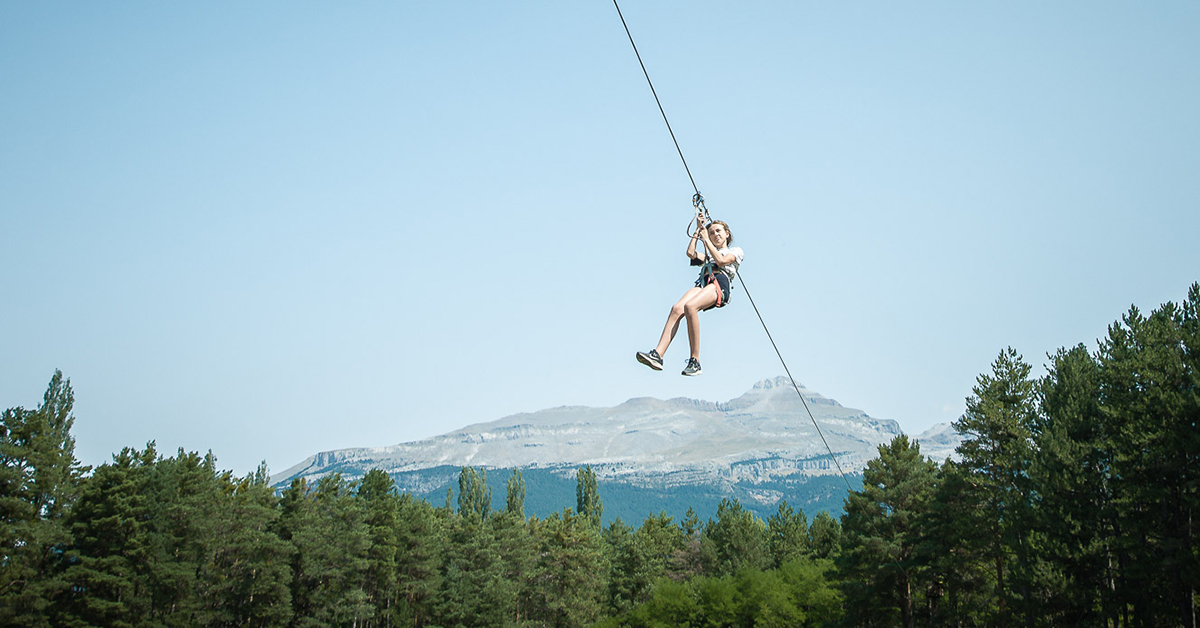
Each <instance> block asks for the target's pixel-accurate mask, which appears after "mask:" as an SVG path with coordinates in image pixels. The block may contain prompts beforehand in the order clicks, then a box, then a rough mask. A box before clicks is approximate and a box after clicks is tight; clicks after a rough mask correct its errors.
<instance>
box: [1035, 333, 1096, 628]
mask: <svg viewBox="0 0 1200 628" xmlns="http://www.w3.org/2000/svg"><path fill="white" fill-rule="evenodd" d="M1050 357H1051V364H1050V365H1049V368H1048V372H1047V374H1046V376H1045V377H1044V378H1042V380H1041V381H1040V382H1039V397H1040V400H1041V413H1040V414H1041V416H1040V418H1039V421H1038V422H1037V423H1036V426H1035V430H1034V440H1035V445H1036V447H1035V449H1034V456H1033V463H1032V465H1031V467H1030V471H1029V472H1030V482H1031V484H1032V485H1033V487H1034V488H1035V490H1036V492H1037V494H1038V499H1037V500H1036V501H1035V503H1034V511H1033V517H1034V518H1033V527H1032V529H1031V531H1030V538H1031V545H1033V546H1034V547H1035V548H1036V551H1035V553H1034V556H1035V561H1036V564H1035V573H1036V574H1037V576H1038V581H1037V586H1036V587H1035V598H1036V603H1037V605H1038V607H1039V608H1040V612H1039V615H1040V616H1041V617H1042V618H1043V619H1044V620H1045V621H1047V622H1048V623H1065V624H1074V625H1080V624H1096V623H1099V622H1100V621H1101V617H1103V616H1105V615H1108V616H1110V617H1113V618H1114V619H1115V615H1114V614H1113V609H1112V608H1111V607H1112V605H1113V601H1112V600H1111V597H1112V596H1111V595H1109V594H1108V591H1110V590H1111V589H1112V584H1111V583H1112V578H1113V574H1112V572H1111V569H1110V565H1111V555H1110V553H1109V551H1108V549H1107V546H1108V538H1107V537H1108V536H1109V535H1110V529H1111V522H1112V499H1111V496H1110V491H1109V485H1110V482H1111V476H1110V470H1111V467H1112V463H1111V456H1110V453H1109V450H1108V444H1107V442H1106V441H1107V435H1106V434H1107V430H1108V426H1107V425H1106V421H1105V417H1104V413H1103V412H1102V409H1101V401H1100V365H1099V364H1098V363H1097V362H1096V360H1095V359H1094V358H1093V357H1092V356H1091V355H1090V354H1089V353H1088V351H1087V349H1086V348H1085V347H1084V346H1083V345H1078V346H1076V347H1073V348H1071V349H1069V350H1066V349H1060V350H1059V351H1058V352H1057V353H1056V354H1054V355H1052V356H1050ZM1106 607H1108V608H1109V610H1108V611H1105V610H1104V609H1105V608H1106Z"/></svg>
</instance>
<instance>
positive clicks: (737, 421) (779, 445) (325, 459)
mask: <svg viewBox="0 0 1200 628" xmlns="http://www.w3.org/2000/svg"><path fill="white" fill-rule="evenodd" d="M795 392H796V391H795V390H794V389H793V388H792V385H791V380H789V379H788V378H786V377H782V376H781V377H775V378H771V379H764V380H761V381H759V382H758V383H756V384H755V385H754V386H753V387H752V388H751V389H750V390H748V391H747V392H745V393H743V394H742V395H740V396H738V397H736V398H734V399H731V400H729V401H726V402H714V401H705V400H698V399H691V398H689V397H674V398H671V399H666V400H662V399H657V398H655V397H634V398H630V399H628V400H626V401H624V402H622V403H621V404H618V405H616V406H613V407H608V408H594V407H590V406H578V405H572V406H559V407H556V408H547V409H544V410H538V411H535V412H522V413H517V414H512V415H508V416H505V417H501V418H499V419H495V420H492V421H487V422H481V423H473V424H470V425H467V426H464V427H462V428H459V429H456V430H453V431H450V432H447V433H445V434H442V435H439V436H434V437H431V438H426V439H422V440H417V441H410V442H406V443H399V444H396V445H390V446H385V447H358V448H346V449H338V450H331V451H325V452H318V453H317V454H314V455H313V456H310V457H308V458H307V459H305V460H303V461H301V462H300V463H298V464H296V465H293V466H292V467H290V468H288V469H287V470H285V471H283V472H281V473H279V474H276V475H274V476H273V477H272V478H271V482H272V484H274V485H276V486H279V485H282V484H286V483H287V482H290V481H291V480H292V479H294V478H297V477H306V478H310V479H311V478H314V477H317V476H320V475H323V474H325V473H328V472H331V471H335V470H336V471H340V472H342V473H343V475H345V476H346V477H348V478H350V479H353V478H355V477H359V476H361V475H362V474H364V473H366V471H367V470H369V469H371V468H379V469H382V470H383V471H385V472H387V473H389V474H390V475H392V476H393V477H397V476H398V475H402V474H406V473H411V472H417V471H422V470H427V469H433V468H437V467H461V466H476V467H482V468H495V469H500V468H504V469H509V468H514V469H515V468H545V469H555V468H566V467H574V466H580V465H591V466H592V467H593V469H594V470H596V472H597V475H598V476H599V477H602V478H608V479H612V480H618V481H626V482H633V483H641V484H645V485H656V486H670V485H678V484H680V483H688V482H702V483H721V482H730V481H733V482H749V483H755V482H758V483H761V482H763V481H769V480H771V479H778V478H786V477H787V476H789V475H800V476H815V475H826V474H832V473H836V465H833V464H831V461H830V460H829V454H828V452H827V451H826V450H825V447H824V445H823V444H822V442H821V438H820V437H819V435H818V433H817V430H816V429H814V427H813V425H812V422H811V421H810V419H809V417H808V412H807V411H806V409H805V407H804V406H805V403H807V405H808V409H809V410H811V411H812V414H813V416H814V418H815V419H816V420H817V422H818V424H819V425H821V432H822V433H823V434H824V435H825V437H826V440H828V442H829V445H830V447H831V448H832V449H833V451H834V453H835V454H836V456H837V461H838V463H840V465H841V467H842V469H843V470H844V471H846V472H848V473H850V472H857V471H859V470H861V469H862V468H863V466H865V464H866V462H867V461H868V460H870V459H871V458H873V457H875V456H876V455H877V449H876V448H877V446H878V445H879V444H882V443H886V442H889V441H890V440H891V439H892V438H894V437H895V436H896V435H899V434H900V433H901V429H900V426H899V424H898V423H897V422H896V421H893V420H891V419H877V418H874V417H871V416H870V415H868V414H867V413H866V412H863V411H861V410H857V409H854V408H847V407H845V406H843V405H842V404H840V403H838V402H837V401H836V400H834V399H830V398H827V397H824V396H822V395H821V394H820V393H817V392H815V391H811V390H809V389H807V388H804V387H802V386H801V387H800V393H801V395H803V397H804V402H805V403H801V400H800V397H798V396H797V395H796V394H795ZM917 439H918V440H919V441H921V442H922V444H923V445H925V444H926V442H927V443H928V446H927V447H923V448H922V449H923V453H924V454H925V455H928V456H930V457H932V458H934V459H944V458H945V457H947V456H949V455H951V454H952V452H953V450H954V447H956V446H957V444H958V443H959V442H961V437H960V436H959V435H958V434H957V433H955V432H953V430H952V429H950V427H949V426H948V425H945V424H939V425H936V426H934V427H933V428H930V430H927V431H926V432H924V433H922V434H921V435H919V436H918V437H917ZM397 479H398V478H397ZM398 484H399V482H398Z"/></svg>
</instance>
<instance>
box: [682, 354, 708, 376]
mask: <svg viewBox="0 0 1200 628" xmlns="http://www.w3.org/2000/svg"><path fill="white" fill-rule="evenodd" d="M703 372H704V371H701V370H700V360H697V359H696V358H688V363H687V366H686V367H684V369H683V374H684V375H687V376H689V377H690V376H692V375H699V374H701V373H703Z"/></svg>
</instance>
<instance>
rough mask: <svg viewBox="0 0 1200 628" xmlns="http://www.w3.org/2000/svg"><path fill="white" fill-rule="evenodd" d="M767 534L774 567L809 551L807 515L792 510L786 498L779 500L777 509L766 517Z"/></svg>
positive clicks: (805, 554)
mask: <svg viewBox="0 0 1200 628" xmlns="http://www.w3.org/2000/svg"><path fill="white" fill-rule="evenodd" d="M767 536H768V537H769V539H770V541H769V544H770V547H771V556H772V558H773V559H774V562H775V566H776V567H780V566H782V565H783V564H784V563H786V562H788V561H790V560H794V559H797V558H801V557H804V556H808V555H809V553H810V550H809V547H808V517H805V516H804V511H803V510H799V511H796V510H793V509H792V507H791V505H789V504H788V503H787V500H786V499H785V500H783V501H781V502H779V508H778V510H776V512H775V514H773V515H771V516H770V517H769V518H768V519H767Z"/></svg>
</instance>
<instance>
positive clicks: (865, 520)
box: [838, 434, 937, 628]
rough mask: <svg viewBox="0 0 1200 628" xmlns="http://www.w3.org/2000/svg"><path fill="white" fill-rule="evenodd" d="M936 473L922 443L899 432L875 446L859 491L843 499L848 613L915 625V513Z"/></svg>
mask: <svg viewBox="0 0 1200 628" xmlns="http://www.w3.org/2000/svg"><path fill="white" fill-rule="evenodd" d="M936 476H937V467H936V465H934V464H933V463H932V462H931V461H929V460H928V459H926V458H924V457H923V456H922V455H921V448H920V444H919V443H917V442H916V441H911V442H910V441H909V440H908V437H907V436H905V435H903V434H901V435H899V436H897V437H896V438H894V439H893V440H892V442H891V443H888V444H887V445H880V446H879V457H878V458H875V459H873V460H871V461H870V462H868V463H867V468H866V469H865V470H864V471H863V488H862V490H861V491H852V492H850V494H849V496H848V497H847V498H846V513H845V515H844V516H843V517H842V552H843V553H842V555H841V556H840V558H839V560H838V566H839V572H840V575H841V577H842V579H843V580H844V581H845V582H846V585H845V591H846V601H847V603H848V604H847V608H848V610H849V614H850V615H851V616H852V617H855V618H856V621H857V622H858V623H859V624H861V625H870V624H872V623H874V622H875V621H879V620H880V619H884V623H891V624H898V625H901V626H904V627H905V628H912V627H913V626H915V625H916V618H915V615H914V612H913V611H914V606H913V605H914V592H913V590H914V588H916V589H917V590H918V591H919V590H921V588H922V587H921V584H922V576H923V575H924V574H923V571H924V570H923V569H922V565H921V564H920V563H919V562H918V561H917V560H914V558H915V553H916V552H915V550H916V547H917V545H918V544H919V542H920V536H919V535H920V528H919V527H918V525H917V518H918V517H919V516H920V513H922V512H924V511H925V509H926V508H927V507H928V506H929V503H930V500H931V498H932V495H933V490H934V483H935V479H936ZM885 618H886V619H885ZM897 620H898V621H897Z"/></svg>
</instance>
